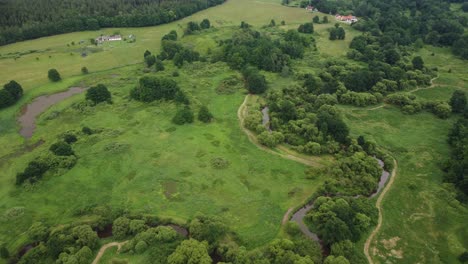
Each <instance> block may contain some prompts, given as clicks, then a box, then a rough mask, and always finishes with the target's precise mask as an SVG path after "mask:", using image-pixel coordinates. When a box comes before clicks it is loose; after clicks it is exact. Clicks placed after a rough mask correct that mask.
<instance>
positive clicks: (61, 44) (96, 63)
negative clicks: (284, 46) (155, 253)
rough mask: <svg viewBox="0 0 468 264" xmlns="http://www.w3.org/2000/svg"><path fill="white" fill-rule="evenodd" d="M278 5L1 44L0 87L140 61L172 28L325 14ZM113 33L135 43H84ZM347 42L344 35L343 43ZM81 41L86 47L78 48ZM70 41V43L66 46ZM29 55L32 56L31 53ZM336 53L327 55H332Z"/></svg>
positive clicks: (227, 8)
mask: <svg viewBox="0 0 468 264" xmlns="http://www.w3.org/2000/svg"><path fill="white" fill-rule="evenodd" d="M277 2H278V1H276V0H274V1H273V0H264V1H251V0H228V1H227V2H226V3H224V4H223V5H220V6H216V7H213V8H210V9H207V10H204V11H201V12H199V13H196V14H194V15H192V16H190V17H187V18H184V19H182V20H179V21H175V22H173V23H169V24H165V25H160V26H155V27H144V28H112V29H102V30H98V31H85V32H76V33H69V34H63V35H58V36H51V37H44V38H40V39H37V40H31V41H24V42H20V43H15V44H11V45H7V46H2V47H0V68H2V71H1V72H0V81H1V83H5V82H7V81H9V80H10V79H14V80H16V81H18V82H20V83H21V84H22V85H23V86H24V87H25V88H26V89H27V90H29V89H32V88H36V87H39V86H40V85H43V84H46V83H47V82H48V80H47V70H48V69H50V68H56V69H57V70H58V71H59V72H60V73H61V75H62V77H66V78H67V77H70V76H75V75H79V74H81V67H83V66H86V67H87V68H88V69H89V70H90V71H91V72H95V71H102V70H107V69H111V68H115V67H121V66H124V65H129V64H135V63H140V62H141V61H142V58H143V53H144V51H145V50H150V51H153V52H157V51H158V50H159V47H160V43H161V37H162V36H163V35H164V34H166V33H168V32H169V31H170V30H177V32H178V33H179V35H182V34H183V27H184V26H185V24H186V23H187V22H188V21H201V20H202V19H204V18H209V19H210V21H211V23H212V25H213V26H214V27H215V28H224V27H231V26H238V25H239V24H240V21H246V22H248V23H249V24H252V25H255V26H262V25H267V24H268V23H269V22H270V20H271V19H275V20H276V22H277V23H278V24H279V22H280V21H282V20H284V21H285V22H286V26H285V27H286V28H289V27H291V28H297V25H298V24H299V23H303V22H306V21H307V22H308V21H311V20H312V17H313V16H315V14H319V15H320V16H323V15H324V14H321V13H314V14H312V13H309V12H306V11H305V10H304V9H300V8H289V7H284V6H281V5H280V4H279V2H278V3H277ZM329 18H330V21H331V22H330V23H329V24H327V25H323V26H322V25H319V26H317V31H318V34H322V33H320V32H321V31H322V30H324V29H323V28H324V27H332V26H333V21H334V19H333V18H332V17H331V16H330V17H329ZM114 32H119V33H120V34H122V35H123V36H128V35H130V34H133V35H135V36H136V39H137V41H136V42H135V43H127V42H124V41H122V42H110V43H105V44H104V45H102V46H98V47H97V48H96V47H95V46H90V45H89V39H90V38H95V37H97V36H99V35H100V34H113V33H114ZM350 34H352V33H350ZM349 36H350V35H349ZM350 39H351V38H349V37H348V38H347V41H349V40H350ZM82 40H83V41H85V43H84V44H79V43H80V41H82ZM72 42H75V45H71V43H72ZM335 43H336V44H335ZM335 43H334V45H331V46H330V48H333V47H334V46H336V48H337V51H338V52H337V53H342V51H343V50H345V49H346V47H347V45H344V43H343V42H335ZM67 44H68V45H69V46H67ZM321 46H322V47H324V46H326V45H321V44H320V43H319V47H321ZM83 50H86V51H87V54H88V56H86V57H82V56H81V53H82V52H83ZM31 51H33V52H32V53H30V52H31ZM335 52H336V51H331V53H335ZM20 54H24V55H20ZM15 57H17V58H16V59H15Z"/></svg>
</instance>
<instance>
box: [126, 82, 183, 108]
mask: <svg viewBox="0 0 468 264" xmlns="http://www.w3.org/2000/svg"><path fill="white" fill-rule="evenodd" d="M178 91H179V86H178V85H177V83H176V82H175V81H173V80H171V79H167V78H162V77H154V76H144V77H142V78H140V80H139V81H138V85H137V87H135V88H134V89H132V90H131V92H130V96H131V97H132V98H133V99H135V100H138V101H143V102H152V101H155V100H173V99H174V98H175V96H176V94H177V92H178Z"/></svg>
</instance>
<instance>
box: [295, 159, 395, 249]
mask: <svg viewBox="0 0 468 264" xmlns="http://www.w3.org/2000/svg"><path fill="white" fill-rule="evenodd" d="M377 161H378V162H379V165H380V167H381V168H382V174H381V176H380V181H379V186H378V188H377V190H376V191H375V192H374V193H372V194H371V195H370V196H369V197H368V198H369V199H370V198H373V197H375V196H376V195H377V194H378V193H379V192H380V191H381V190H382V189H383V188H384V187H385V183H386V182H387V180H388V178H389V176H390V173H389V172H388V171H385V170H383V167H384V165H385V164H384V162H383V161H382V160H380V159H377ZM357 197H359V196H356V197H355V198H357ZM314 202H315V200H313V201H311V202H309V203H308V204H306V205H304V206H303V207H302V208H301V209H299V210H297V211H296V212H295V213H294V214H293V215H292V217H291V221H293V222H296V223H297V225H298V226H299V229H300V230H301V231H302V233H303V234H304V235H305V236H306V237H307V238H309V239H312V240H315V241H317V242H319V244H320V245H321V246H322V249H323V245H322V244H321V240H320V238H319V237H318V236H317V234H315V233H312V232H311V231H310V230H309V228H308V227H307V226H306V224H305V223H304V217H305V216H306V214H307V213H308V212H309V211H310V210H312V209H313V208H314Z"/></svg>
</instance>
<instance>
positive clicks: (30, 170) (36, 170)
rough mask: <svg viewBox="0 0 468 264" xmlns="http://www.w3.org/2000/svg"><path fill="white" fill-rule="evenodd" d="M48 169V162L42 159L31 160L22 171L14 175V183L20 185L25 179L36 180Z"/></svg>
mask: <svg viewBox="0 0 468 264" xmlns="http://www.w3.org/2000/svg"><path fill="white" fill-rule="evenodd" d="M48 169H49V166H48V164H47V163H45V162H43V161H31V162H29V163H28V166H26V168H25V169H24V171H23V172H20V173H18V174H17V175H16V184H17V185H20V184H22V183H23V182H25V181H27V180H29V181H36V180H38V179H40V178H41V177H42V175H43V174H44V173H45V172H46V171H47V170H48Z"/></svg>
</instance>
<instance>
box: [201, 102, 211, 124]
mask: <svg viewBox="0 0 468 264" xmlns="http://www.w3.org/2000/svg"><path fill="white" fill-rule="evenodd" d="M211 119H213V114H211V113H210V110H208V107H206V106H205V105H202V106H201V107H200V110H199V111H198V120H200V121H202V122H203V123H209V122H211Z"/></svg>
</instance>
